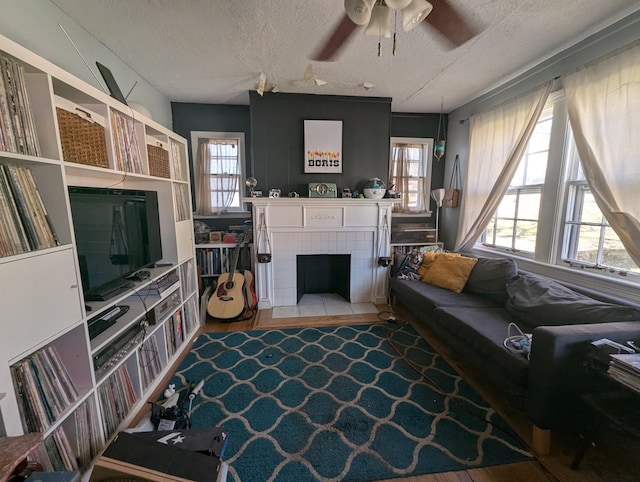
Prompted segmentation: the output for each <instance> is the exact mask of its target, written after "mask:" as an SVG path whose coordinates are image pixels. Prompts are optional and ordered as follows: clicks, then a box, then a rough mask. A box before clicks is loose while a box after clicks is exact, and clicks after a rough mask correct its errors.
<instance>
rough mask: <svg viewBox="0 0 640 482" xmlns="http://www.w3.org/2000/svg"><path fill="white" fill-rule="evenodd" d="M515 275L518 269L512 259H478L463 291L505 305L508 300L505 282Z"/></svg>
mask: <svg viewBox="0 0 640 482" xmlns="http://www.w3.org/2000/svg"><path fill="white" fill-rule="evenodd" d="M517 274H518V267H517V266H516V263H515V261H513V260H512V259H509V258H478V262H477V263H476V265H475V266H474V267H473V269H472V270H471V274H470V275H469V279H468V280H467V284H466V285H465V286H464V291H465V292H468V293H475V294H478V295H481V296H484V297H486V298H489V299H492V300H494V301H497V302H498V303H505V302H506V301H507V299H508V298H509V295H508V294H507V281H509V280H511V279H513V278H514V277H515V276H516V275H517Z"/></svg>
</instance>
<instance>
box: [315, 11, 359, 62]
mask: <svg viewBox="0 0 640 482" xmlns="http://www.w3.org/2000/svg"><path fill="white" fill-rule="evenodd" d="M356 27H357V25H356V24H355V23H353V22H352V21H351V19H350V18H349V17H347V15H346V14H345V15H344V17H343V18H342V20H340V22H339V23H338V24H337V25H336V28H335V29H334V30H333V32H332V33H331V34H330V35H328V36H327V38H326V39H325V41H324V43H323V44H321V48H320V49H318V51H317V53H316V54H315V55H314V56H313V57H312V59H313V60H319V61H330V60H333V58H334V57H335V56H336V55H337V54H338V52H339V51H340V49H341V48H342V46H343V45H344V44H345V42H346V41H347V40H348V39H349V37H350V36H351V34H352V33H353V31H354V30H355V29H356Z"/></svg>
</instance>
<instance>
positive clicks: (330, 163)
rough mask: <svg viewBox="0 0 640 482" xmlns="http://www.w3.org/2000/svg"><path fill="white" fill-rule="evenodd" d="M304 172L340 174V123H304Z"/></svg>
mask: <svg viewBox="0 0 640 482" xmlns="http://www.w3.org/2000/svg"><path fill="white" fill-rule="evenodd" d="M304 152H305V154H304V172H305V174H313V173H323V174H326V173H337V174H341V173H342V121H336V120H305V121H304Z"/></svg>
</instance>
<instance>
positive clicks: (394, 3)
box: [384, 0, 411, 10]
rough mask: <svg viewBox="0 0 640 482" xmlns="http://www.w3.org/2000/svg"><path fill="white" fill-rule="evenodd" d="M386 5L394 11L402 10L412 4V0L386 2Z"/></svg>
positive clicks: (388, 0) (387, 0) (390, 0)
mask: <svg viewBox="0 0 640 482" xmlns="http://www.w3.org/2000/svg"><path fill="white" fill-rule="evenodd" d="M384 3H386V4H387V7H389V8H393V9H394V10H402V9H403V8H405V7H406V6H408V5H409V4H410V3H411V0H384Z"/></svg>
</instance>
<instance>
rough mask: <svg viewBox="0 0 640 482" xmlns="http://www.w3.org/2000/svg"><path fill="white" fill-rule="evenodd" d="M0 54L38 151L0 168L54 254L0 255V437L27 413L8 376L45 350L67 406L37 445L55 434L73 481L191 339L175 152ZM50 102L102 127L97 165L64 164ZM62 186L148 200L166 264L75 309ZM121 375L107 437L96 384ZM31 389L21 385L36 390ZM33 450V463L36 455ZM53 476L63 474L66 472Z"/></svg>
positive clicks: (180, 169) (73, 87)
mask: <svg viewBox="0 0 640 482" xmlns="http://www.w3.org/2000/svg"><path fill="white" fill-rule="evenodd" d="M0 54H1V55H3V56H4V57H7V58H9V59H10V60H11V61H12V62H14V63H17V64H19V65H21V66H22V67H23V68H24V72H25V75H24V78H25V92H26V93H27V95H28V99H29V104H30V109H31V111H32V113H33V124H34V125H35V131H36V135H37V140H38V144H39V146H40V151H39V155H37V156H33V155H27V154H24V153H19V152H9V151H7V150H0V164H13V165H17V166H22V167H27V168H29V169H30V171H31V172H32V174H33V177H34V178H35V181H36V183H37V187H38V190H39V191H40V194H41V197H42V202H43V204H44V206H45V207H46V210H47V213H48V216H49V219H50V223H51V225H52V226H53V228H54V231H55V233H56V235H57V238H58V241H59V245H57V246H54V247H50V248H46V249H40V250H30V251H27V252H22V253H20V254H13V255H5V256H3V257H0V305H1V306H2V307H3V316H2V320H1V321H0V326H1V327H2V336H0V394H5V396H3V397H0V416H1V418H2V420H1V422H2V423H0V429H2V427H3V426H4V431H5V432H6V433H5V434H0V435H8V436H16V435H22V434H24V433H26V432H28V431H29V430H30V429H29V428H28V426H29V424H28V423H26V421H25V418H27V417H29V416H34V415H37V413H36V412H33V410H32V411H31V412H30V411H29V409H28V407H25V405H24V401H25V398H23V397H22V396H21V393H22V392H24V386H22V387H20V386H19V384H18V377H17V375H16V374H17V368H16V367H18V366H29V363H31V364H34V363H35V362H34V361H32V360H39V362H42V356H41V355H39V353H41V352H43V351H46V352H47V353H49V352H51V351H53V350H55V352H56V353H57V354H58V355H59V359H60V361H61V364H62V366H63V368H62V369H63V370H66V372H67V373H68V376H69V379H70V380H71V383H72V384H73V385H74V387H75V390H76V391H77V397H75V399H74V400H72V401H71V402H70V403H69V404H68V406H66V407H64V409H62V410H56V411H57V412H60V413H58V414H57V415H55V416H54V417H53V420H52V421H51V422H48V423H46V424H45V425H46V426H45V428H43V429H42V432H43V437H44V439H45V440H52V439H53V434H54V433H61V432H62V433H64V436H66V439H67V440H69V442H70V444H69V445H70V446H71V448H72V452H73V453H71V454H67V459H70V460H71V461H73V460H76V462H74V463H78V462H77V461H79V467H78V469H79V470H80V471H82V472H85V471H86V470H87V469H88V468H89V467H90V465H91V463H92V461H93V460H94V459H95V456H96V455H97V454H98V452H99V451H100V450H101V449H102V448H103V447H104V446H105V444H106V443H108V441H109V438H110V437H111V436H112V435H113V433H114V432H115V431H117V430H119V429H121V428H124V427H126V426H127V424H128V423H130V422H131V421H132V419H133V417H134V415H135V413H136V412H137V411H138V410H139V409H141V408H142V407H143V406H144V404H145V403H146V402H147V399H148V397H149V396H150V394H151V393H152V392H153V391H154V390H155V389H156V388H157V386H158V384H159V383H160V381H161V380H162V379H163V378H164V377H165V376H166V375H167V374H168V371H169V370H170V368H171V366H172V364H173V363H174V362H176V361H177V360H178V358H179V357H180V356H181V354H182V353H183V352H184V351H185V350H186V349H187V347H188V346H189V342H190V341H191V340H192V339H193V338H194V337H195V335H196V333H197V331H198V327H199V324H200V315H199V303H198V292H197V277H196V276H197V270H196V264H195V249H194V240H193V221H192V216H191V213H192V209H191V198H190V194H189V193H190V180H189V169H188V161H187V143H186V140H185V139H183V138H182V137H180V136H178V135H177V134H175V133H173V132H172V131H170V130H169V129H167V128H165V127H164V126H162V125H160V124H158V123H156V122H154V121H153V120H152V119H149V118H146V117H145V116H143V115H141V114H139V113H137V112H135V111H133V110H132V109H130V108H129V107H127V106H126V105H123V104H121V103H119V102H118V101H116V100H114V99H112V98H111V97H110V96H108V95H107V94H105V93H104V92H102V91H100V90H98V89H96V88H94V87H93V86H91V85H89V84H87V83H85V82H84V81H82V80H80V79H78V78H76V77H75V76H73V75H71V74H69V73H67V72H65V71H64V70H62V69H60V68H59V67H57V66H56V65H54V64H52V63H51V62H49V61H47V60H45V59H43V58H41V57H39V56H38V55H36V54H34V53H33V52H30V51H29V50H27V49H25V48H23V47H22V46H20V45H18V44H16V43H15V42H13V41H11V40H9V39H7V38H6V37H3V36H0ZM0 79H1V77H0ZM0 82H1V80H0ZM61 103H65V104H67V103H70V104H72V105H76V106H78V107H79V108H82V109H85V110H87V111H90V112H92V113H94V114H97V115H98V116H101V117H103V118H104V119H105V122H104V136H105V144H106V151H107V152H106V154H107V155H106V158H107V159H108V166H107V167H97V166H94V165H88V164H81V163H72V162H67V161H65V160H64V156H63V150H62V142H61V134H60V131H59V125H58V118H57V115H56V106H57V105H58V104H61ZM0 114H1V111H0ZM114 115H119V116H121V117H123V118H126V119H127V120H128V121H129V122H130V126H131V129H130V130H128V131H127V134H126V135H127V136H129V137H128V138H127V139H126V142H127V144H128V143H129V141H135V144H137V145H138V146H139V147H140V151H139V155H137V157H136V158H135V159H134V160H133V161H131V162H129V163H127V162H124V163H123V162H122V161H121V157H119V156H120V154H118V152H117V150H118V147H117V146H118V138H117V136H118V132H117V128H116V127H114V126H115V124H114V123H113V122H112V121H111V119H113V117H114ZM148 143H155V144H159V145H162V146H163V148H164V149H166V150H167V151H168V153H169V166H168V167H169V174H168V175H167V176H159V175H151V174H150V170H149V156H148V153H147V149H146V146H147V144H148ZM125 165H126V166H134V165H135V167H133V169H129V167H127V168H126V171H125V170H124V168H123V167H122V166H125ZM69 186H86V187H119V188H122V189H141V190H151V191H156V192H157V193H158V207H159V212H160V235H161V240H162V254H163V259H162V263H163V264H166V266H163V267H158V268H151V269H149V271H150V272H151V277H150V278H149V279H148V280H145V281H143V282H136V283H135V286H134V288H132V289H131V290H130V291H128V292H126V293H123V294H122V295H120V296H117V297H115V298H113V299H110V300H109V301H105V302H87V303H85V302H84V300H83V295H82V283H81V277H80V267H79V263H78V255H77V251H76V246H75V238H74V232H73V222H72V216H71V210H70V203H69V194H68V187H69ZM3 222H4V221H3ZM0 234H1V232H0ZM174 270H175V272H176V273H177V275H178V277H179V278H178V281H177V282H176V283H175V285H173V286H172V287H171V288H170V289H168V290H167V291H166V292H162V293H161V294H159V295H155V296H146V297H145V296H144V295H141V294H140V292H141V290H143V289H144V288H146V287H147V285H149V284H151V283H155V282H156V281H158V280H159V279H160V278H162V277H164V276H165V275H167V274H168V273H170V272H172V271H174ZM175 291H178V293H179V305H178V306H177V307H176V308H175V309H174V310H173V312H172V313H171V314H168V315H167V316H166V317H164V318H163V319H160V320H156V324H155V325H151V326H148V327H146V328H145V329H144V331H141V332H140V333H139V335H138V336H137V338H139V339H138V340H136V343H134V344H133V345H132V346H131V347H130V349H128V350H127V351H126V352H124V353H122V352H120V353H118V356H117V357H114V358H113V360H110V365H109V367H108V368H106V369H103V370H101V372H100V374H99V375H98V374H96V371H95V370H94V358H95V357H96V356H97V355H99V354H101V353H103V352H104V350H105V348H108V347H110V346H113V345H114V344H116V343H117V342H118V341H119V340H121V339H122V335H123V334H124V333H126V332H128V331H129V330H132V328H136V327H138V326H141V325H142V321H143V320H145V319H146V312H147V311H149V310H152V309H153V308H154V307H155V306H156V305H158V304H159V303H161V302H162V301H163V300H164V299H165V298H166V296H168V295H169V294H171V293H173V292H175ZM119 303H120V304H127V305H128V306H129V307H130V309H129V311H128V312H127V313H126V315H125V316H122V317H121V318H120V319H118V321H117V323H116V324H115V325H113V326H111V327H110V328H109V329H107V330H106V331H105V332H103V333H101V334H100V335H98V336H97V337H95V338H93V339H90V338H89V333H88V327H87V322H88V320H89V319H91V318H92V317H94V316H96V315H99V314H100V313H101V312H103V311H105V310H108V309H109V308H111V307H112V306H114V305H115V304H119ZM176 312H179V313H180V319H181V321H182V323H183V326H182V336H183V339H182V340H181V341H180V343H179V344H178V345H177V346H176V347H175V350H173V353H171V354H169V352H168V350H167V348H166V347H167V337H168V335H169V334H170V332H169V324H168V323H169V320H170V319H171V316H173V315H174V314H175V313H176ZM143 336H144V341H143V339H142V337H143ZM141 350H143V351H141ZM51 359H53V357H51ZM150 360H151V361H152V362H153V363H154V366H153V367H152V368H150V369H149V368H147V367H146V366H145V364H146V363H148V362H149V361H150ZM34 370H35V369H34ZM124 371H126V374H127V376H128V379H129V380H130V382H131V385H130V387H129V389H130V390H131V391H132V392H131V394H132V399H131V403H129V404H128V406H129V410H128V411H127V412H126V413H122V414H121V416H120V417H119V418H118V420H117V421H116V422H115V425H114V424H113V423H112V424H111V425H109V427H110V428H109V429H108V430H107V428H106V427H107V423H106V422H104V418H105V416H106V415H107V414H108V412H109V410H108V408H107V405H106V403H108V402H107V401H106V400H104V399H103V398H102V397H101V393H105V392H106V391H108V390H102V387H105V386H107V385H108V384H110V383H113V382H114V381H118V379H119V378H120V377H121V376H122V373H123V372H124ZM36 378H37V377H36ZM39 383H44V382H43V381H39V382H38V384H39ZM38 384H35V385H34V386H32V387H31V388H32V389H34V388H35V389H36V390H37V389H38V386H37V385H38ZM61 384H62V382H60V381H57V380H55V381H53V382H50V383H49V385H46V386H44V385H42V386H40V388H39V389H40V390H43V389H45V388H46V389H47V390H56V389H57V390H60V389H61ZM43 387H44V388H43ZM114 427H115V428H114ZM31 430H32V429H31ZM39 453H40V456H42V453H43V451H39ZM70 463H71V462H70ZM54 468H56V469H57V470H64V469H72V468H73V467H54Z"/></svg>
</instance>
